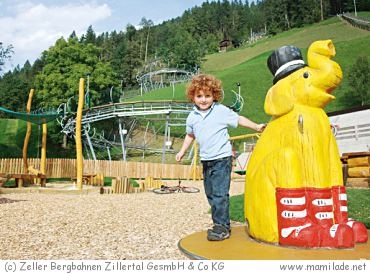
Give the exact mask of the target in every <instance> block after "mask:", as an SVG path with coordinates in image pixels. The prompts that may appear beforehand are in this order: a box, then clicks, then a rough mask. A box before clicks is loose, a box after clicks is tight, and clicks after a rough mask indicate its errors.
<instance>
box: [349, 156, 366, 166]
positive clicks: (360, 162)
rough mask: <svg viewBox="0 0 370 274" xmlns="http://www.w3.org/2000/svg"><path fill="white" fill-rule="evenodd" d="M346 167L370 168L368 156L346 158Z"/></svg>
mask: <svg viewBox="0 0 370 274" xmlns="http://www.w3.org/2000/svg"><path fill="white" fill-rule="evenodd" d="M347 162H348V166H349V167H356V166H370V156H362V157H353V158H348V161H347Z"/></svg>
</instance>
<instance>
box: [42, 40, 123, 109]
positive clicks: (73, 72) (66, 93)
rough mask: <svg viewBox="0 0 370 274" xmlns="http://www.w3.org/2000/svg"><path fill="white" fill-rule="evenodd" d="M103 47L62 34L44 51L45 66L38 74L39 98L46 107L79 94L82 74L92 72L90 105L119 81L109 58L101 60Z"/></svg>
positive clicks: (97, 102)
mask: <svg viewBox="0 0 370 274" xmlns="http://www.w3.org/2000/svg"><path fill="white" fill-rule="evenodd" d="M100 52H101V50H100V48H98V47H96V46H94V45H93V44H91V43H89V44H83V43H80V42H78V40H77V39H74V38H70V39H68V41H66V40H64V38H60V39H59V40H58V41H57V42H56V43H55V45H54V46H53V47H51V48H50V49H49V50H48V51H44V53H43V55H42V61H43V62H44V63H45V66H44V68H43V70H42V72H40V73H39V74H38V75H37V76H36V80H35V82H36V87H35V88H36V90H38V92H37V93H36V96H35V97H36V99H37V100H38V101H39V104H40V105H41V106H43V107H52V108H55V107H58V106H59V105H60V104H61V103H66V102H67V101H68V99H69V98H71V97H74V96H76V94H77V91H78V83H79V78H81V77H86V75H87V74H89V80H90V81H89V91H90V95H91V105H92V106H93V105H99V104H101V103H102V102H101V100H102V98H103V94H102V91H106V90H107V89H109V88H111V86H117V85H118V84H119V82H118V79H116V77H115V74H114V72H113V69H112V67H111V66H110V63H109V62H103V61H101V60H100V58H99V56H100Z"/></svg>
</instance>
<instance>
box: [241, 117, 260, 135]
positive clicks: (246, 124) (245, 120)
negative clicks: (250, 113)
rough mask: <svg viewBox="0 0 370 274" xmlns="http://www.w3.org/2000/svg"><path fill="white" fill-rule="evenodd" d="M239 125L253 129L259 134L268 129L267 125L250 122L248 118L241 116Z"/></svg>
mask: <svg viewBox="0 0 370 274" xmlns="http://www.w3.org/2000/svg"><path fill="white" fill-rule="evenodd" d="M238 125H239V126H242V127H246V128H250V129H253V130H255V131H258V132H262V131H263V130H264V129H265V127H266V124H256V123H255V122H253V121H251V120H249V119H248V118H246V117H244V116H239V120H238Z"/></svg>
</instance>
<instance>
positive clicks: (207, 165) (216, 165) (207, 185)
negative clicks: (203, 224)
mask: <svg viewBox="0 0 370 274" xmlns="http://www.w3.org/2000/svg"><path fill="white" fill-rule="evenodd" d="M202 164H203V181H204V190H205V192H206V196H207V199H208V203H209V205H210V206H211V212H212V220H213V223H214V224H215V225H216V224H218V225H223V226H224V227H226V228H227V229H230V213H229V203H230V202H229V190H230V180H231V165H232V158H231V156H230V157H224V158H220V159H216V160H210V161H202Z"/></svg>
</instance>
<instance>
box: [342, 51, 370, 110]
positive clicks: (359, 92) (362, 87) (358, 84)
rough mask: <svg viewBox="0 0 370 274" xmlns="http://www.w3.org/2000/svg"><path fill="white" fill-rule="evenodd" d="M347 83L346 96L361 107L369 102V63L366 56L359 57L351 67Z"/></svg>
mask: <svg viewBox="0 0 370 274" xmlns="http://www.w3.org/2000/svg"><path fill="white" fill-rule="evenodd" d="M348 82H349V86H350V91H349V93H348V94H347V96H350V97H351V98H353V100H354V102H358V103H360V104H361V105H362V106H363V105H365V104H366V103H369V102H370V90H369V86H370V61H369V57H368V56H360V57H358V58H357V60H356V63H355V64H354V65H353V66H351V68H350V71H349V75H348Z"/></svg>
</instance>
